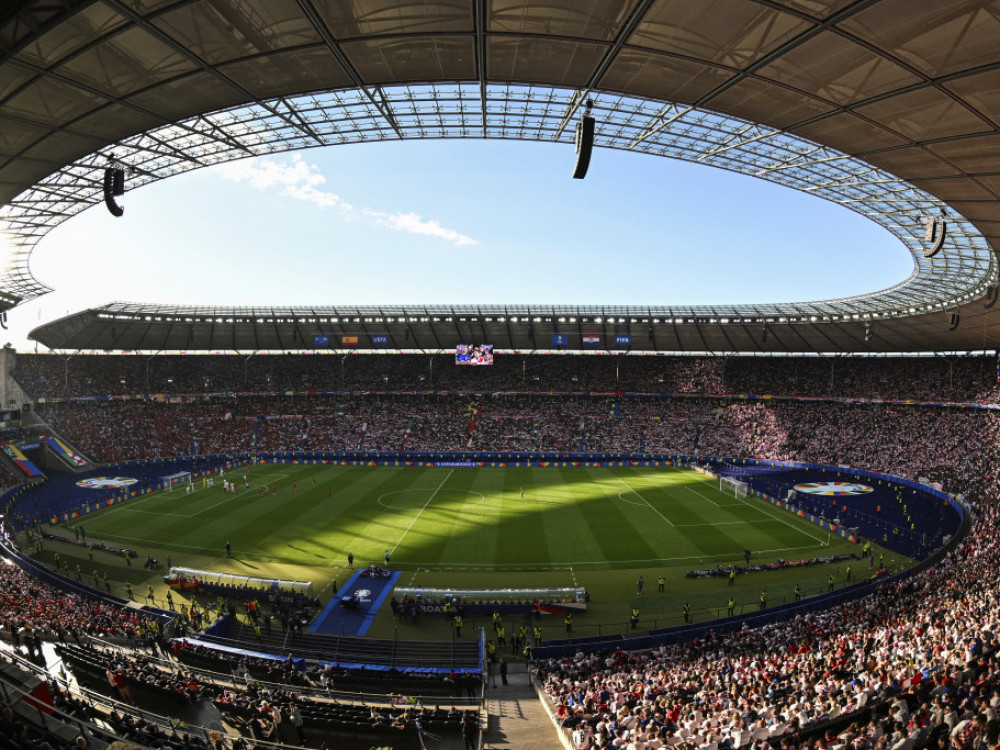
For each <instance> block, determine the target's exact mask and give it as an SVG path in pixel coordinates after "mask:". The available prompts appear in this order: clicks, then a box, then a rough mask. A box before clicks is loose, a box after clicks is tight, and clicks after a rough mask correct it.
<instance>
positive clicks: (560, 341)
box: [552, 333, 569, 346]
mask: <svg viewBox="0 0 1000 750" xmlns="http://www.w3.org/2000/svg"><path fill="white" fill-rule="evenodd" d="M552 346H569V334H568V333H553V334H552Z"/></svg>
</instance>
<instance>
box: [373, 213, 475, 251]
mask: <svg viewBox="0 0 1000 750" xmlns="http://www.w3.org/2000/svg"><path fill="white" fill-rule="evenodd" d="M364 214H365V215H366V216H370V217H372V219H374V220H375V222H376V223H377V224H381V225H383V226H387V227H392V228H393V229H398V230H399V231H401V232H409V233H410V234H425V235H427V236H429V237H440V238H441V239H443V240H448V241H449V242H452V243H454V244H456V245H478V244H479V242H478V241H477V240H474V239H472V238H471V237H468V236H466V235H464V234H459V233H458V232H456V231H455V230H454V229H446V228H445V227H443V226H441V225H440V224H439V223H438V222H437V221H436V220H434V219H430V220H427V221H425V220H424V219H421V218H420V216H419V215H418V214H415V213H395V214H387V213H384V212H382V211H370V210H368V209H365V210H364Z"/></svg>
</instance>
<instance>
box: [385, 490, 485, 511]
mask: <svg viewBox="0 0 1000 750" xmlns="http://www.w3.org/2000/svg"><path fill="white" fill-rule="evenodd" d="M428 492H430V493H431V496H432V497H437V496H438V495H441V494H444V493H446V492H451V493H456V492H461V493H462V494H463V495H473V496H476V497H478V498H479V500H476V501H469V504H470V505H482V504H483V503H484V502H486V495H484V494H483V493H482V492H474V491H473V490H437V491H435V490H394V491H393V492H386V493H385V494H384V495H379V496H378V497H377V498H376V499H375V502H377V503H378V504H379V505H381V506H382V507H383V508H389V509H390V510H400V511H404V512H407V513H408V512H410V511H412V510H413V508H404V507H400V506H399V505H393V504H392V503H388V502H383V500H384V499H385V498H387V497H393V496H394V495H417V494H419V495H427V493H428ZM428 502H429V501H428Z"/></svg>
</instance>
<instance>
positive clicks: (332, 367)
mask: <svg viewBox="0 0 1000 750" xmlns="http://www.w3.org/2000/svg"><path fill="white" fill-rule="evenodd" d="M494 362H495V364H494V365H492V366H490V367H457V366H456V365H455V364H454V357H453V356H452V355H447V354H438V355H416V354H407V355H403V354H390V355H366V354H360V353H358V354H350V355H346V356H343V355H331V354H329V353H325V354H321V353H316V354H260V355H256V356H252V357H245V356H242V355H210V356H194V355H154V356H149V357H144V356H134V355H114V354H106V355H76V356H73V357H64V356H62V355H57V354H18V355H17V360H16V363H15V367H14V369H13V376H14V378H15V380H17V382H18V383H19V384H20V385H21V386H22V387H23V388H24V390H25V392H26V393H27V394H28V395H29V396H31V397H32V398H35V399H38V398H47V399H51V398H61V397H72V396H77V397H78V396H121V395H134V394H163V396H164V398H169V397H170V396H171V394H199V393H215V394H225V393H233V392H243V393H276V392H286V391H295V392H303V391H367V392H390V393H399V392H402V391H433V390H436V391H455V392H477V393H496V392H501V391H530V392H541V393H548V392H551V391H563V392H604V393H616V392H617V393H620V392H636V393H692V394H695V393H696V394H734V393H756V394H767V395H777V396H835V397H849V398H888V399H915V400H927V401H955V402H977V403H989V402H997V401H1000V386H998V384H997V378H996V360H995V359H994V358H992V357H986V356H938V357H735V356H734V357H697V356H692V357H665V356H664V357H660V356H636V355H633V354H628V355H627V354H624V353H622V354H619V355H611V356H571V355H559V356H557V355H553V356H537V355H500V354H498V355H497V357H496V359H495V360H494Z"/></svg>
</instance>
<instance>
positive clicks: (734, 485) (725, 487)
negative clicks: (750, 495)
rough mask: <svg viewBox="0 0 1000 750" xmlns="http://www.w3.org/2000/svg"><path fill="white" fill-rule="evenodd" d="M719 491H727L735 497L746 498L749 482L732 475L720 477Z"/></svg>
mask: <svg viewBox="0 0 1000 750" xmlns="http://www.w3.org/2000/svg"><path fill="white" fill-rule="evenodd" d="M719 492H725V493H726V494H727V495H732V496H733V497H735V498H739V499H741V500H742V499H745V498H746V496H747V483H746V482H741V481H740V480H738V479H733V478H732V477H723V476H720V477H719Z"/></svg>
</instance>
